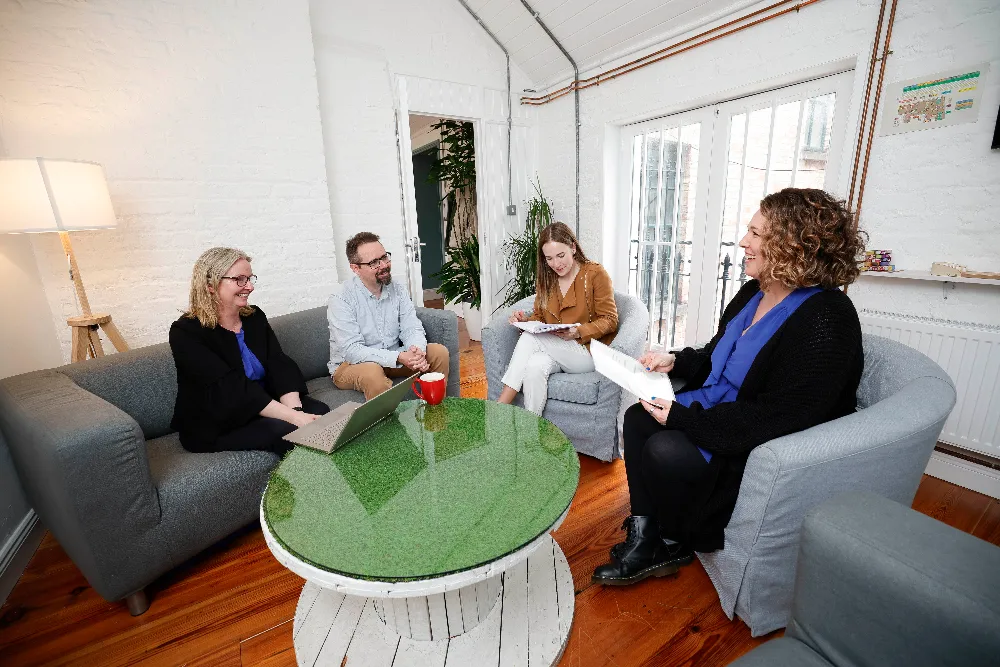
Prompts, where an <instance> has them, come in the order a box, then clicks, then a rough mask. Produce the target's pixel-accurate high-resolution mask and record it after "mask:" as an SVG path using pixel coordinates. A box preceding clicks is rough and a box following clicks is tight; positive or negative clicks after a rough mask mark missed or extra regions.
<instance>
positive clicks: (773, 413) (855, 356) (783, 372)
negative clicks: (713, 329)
mask: <svg viewBox="0 0 1000 667" xmlns="http://www.w3.org/2000/svg"><path fill="white" fill-rule="evenodd" d="M740 247H742V248H743V249H744V252H745V255H746V273H747V275H748V276H750V277H751V278H754V280H751V281H749V282H748V283H746V284H745V285H744V286H743V288H742V289H740V291H739V292H738V293H737V294H736V296H735V297H733V300H732V301H731V302H730V303H729V305H728V306H727V307H726V310H725V312H724V313H723V315H722V319H721V322H720V323H719V330H718V332H717V333H716V334H715V337H714V338H712V340H711V342H709V344H708V345H706V346H705V347H704V348H702V349H697V350H696V349H692V348H686V349H684V350H681V351H680V352H678V353H677V354H676V355H675V354H670V353H654V352H647V353H645V354H644V355H643V356H642V357H640V359H639V361H640V362H641V363H642V364H643V365H644V366H646V367H647V368H649V369H650V370H653V371H659V372H667V373H670V375H671V376H672V377H677V378H681V379H684V380H685V381H686V384H685V385H684V387H683V391H681V392H679V393H678V394H677V396H676V400H674V401H672V402H670V401H666V400H664V399H662V398H661V399H655V400H654V401H653V402H651V403H650V402H647V401H641V402H640V403H638V404H636V405H633V406H632V407H631V408H629V410H628V411H627V412H626V413H625V423H624V440H625V470H626V475H627V477H628V485H629V495H630V499H631V505H632V514H631V516H629V517H628V518H627V519H626V520H625V523H624V524H623V526H622V527H623V528H624V529H625V530H626V539H625V541H624V542H622V543H620V544H617V545H615V546H614V547H612V549H611V562H609V563H607V564H605V565H602V566H601V567H598V568H597V569H596V570H595V571H594V581H596V582H598V583H603V584H612V585H627V584H632V583H635V582H637V581H641V580H642V579H645V578H646V577H649V576H665V575H668V574H673V573H674V572H676V571H677V570H678V569H679V568H680V566H682V565H686V564H688V563H690V562H691V561H692V560H693V559H694V552H695V551H701V552H707V551H715V550H717V549H721V548H722V546H723V531H724V529H725V527H726V525H727V524H728V523H729V519H730V517H731V515H732V512H733V508H734V507H735V506H736V498H737V495H738V494H739V489H740V482H741V481H742V478H743V470H744V468H745V467H746V462H747V459H748V458H749V456H750V452H751V451H752V450H753V449H754V448H755V447H756V446H757V445H760V444H762V443H764V442H767V441H769V440H772V439H774V438H777V437H780V436H783V435H787V434H789V433H794V432H796V431H802V430H805V429H807V428H810V427H812V426H816V425H817V424H821V423H823V422H826V421H830V420H833V419H837V418H838V417H842V416H844V415H847V414H850V413H852V412H854V410H855V407H856V399H855V394H856V392H857V389H858V383H859V382H860V381H861V371H862V368H863V365H864V357H863V351H862V347H861V324H860V322H859V321H858V314H857V312H856V311H855V309H854V305H853V304H852V303H851V301H850V299H848V298H847V295H846V294H844V293H843V292H842V291H840V290H839V289H837V288H838V287H840V286H843V285H848V284H850V283H852V282H853V281H854V280H855V279H856V278H857V277H858V273H859V268H858V259H859V258H860V257H861V256H862V255H863V254H864V237H863V234H861V233H859V232H857V231H856V230H855V228H854V224H853V216H852V214H851V212H850V211H848V210H847V208H846V207H845V205H844V202H843V201H839V200H837V199H835V198H834V197H832V196H831V195H830V194H828V193H826V192H824V191H822V190H812V189H796V188H786V189H784V190H781V191H780V192H776V193H774V194H771V195H768V196H767V197H765V198H764V199H763V200H762V201H761V203H760V210H759V211H758V212H757V213H756V214H755V215H754V216H753V218H752V219H751V220H750V224H749V228H748V230H747V233H746V235H745V236H744V237H743V239H742V240H741V241H740ZM654 398H655V397H654Z"/></svg>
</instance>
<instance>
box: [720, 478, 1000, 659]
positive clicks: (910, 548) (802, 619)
mask: <svg viewBox="0 0 1000 667" xmlns="http://www.w3.org/2000/svg"><path fill="white" fill-rule="evenodd" d="M731 664H732V665H733V667H783V666H785V665H787V666H788V667H801V666H806V665H815V666H816V667H828V666H830V665H838V666H844V667H847V666H849V665H850V666H858V667H861V666H868V665H870V666H871V667H897V666H898V667H943V666H948V665H953V666H954V667H987V666H994V665H997V664H1000V548H997V547H996V546H994V545H992V544H990V543H989V542H986V541H984V540H980V539H979V538H976V537H973V536H972V535H969V534H967V533H963V532H961V531H959V530H956V529H954V528H952V527H950V526H947V525H945V524H943V523H941V522H940V521H936V520H934V519H932V518H930V517H928V516H924V515H923V514H920V513H919V512H915V511H913V510H912V509H909V508H908V507H904V506H903V505H900V504H898V503H895V502H892V501H890V500H886V499H885V498H882V497H879V496H877V495H874V494H871V493H856V494H849V495H846V496H841V497H838V498H836V499H834V500H831V501H828V502H826V503H824V504H823V505H821V506H819V507H818V508H816V509H815V510H813V511H812V512H810V513H809V514H808V515H807V516H806V518H805V521H804V522H803V524H802V541H801V545H800V548H799V555H798V570H797V572H796V576H795V593H794V597H793V599H792V610H791V620H790V622H789V624H788V630H787V631H786V632H785V635H784V637H781V638H778V639H773V640H771V641H769V642H767V643H765V644H762V645H761V646H759V647H757V648H756V649H754V650H753V651H751V652H750V653H748V654H746V655H744V656H743V657H741V658H739V659H738V660H736V661H735V662H733V663H731Z"/></svg>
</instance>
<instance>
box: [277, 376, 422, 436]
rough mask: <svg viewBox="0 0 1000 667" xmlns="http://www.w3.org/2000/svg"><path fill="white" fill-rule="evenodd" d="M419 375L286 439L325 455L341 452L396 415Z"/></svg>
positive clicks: (343, 407) (344, 407)
mask: <svg viewBox="0 0 1000 667" xmlns="http://www.w3.org/2000/svg"><path fill="white" fill-rule="evenodd" d="M418 375H420V373H414V374H413V375H411V376H410V377H408V378H406V379H405V380H403V381H402V382H400V383H399V384H396V385H394V386H392V387H390V388H389V389H386V390H385V391H383V392H382V393H381V394H379V395H378V396H375V397H374V398H372V399H371V400H370V401H365V402H364V403H356V402H354V401H349V402H347V403H344V404H343V405H341V406H338V407H337V408H336V409H335V410H332V411H330V412H328V413H326V414H325V415H323V416H321V417H320V418H319V419H317V420H315V421H312V422H310V423H308V424H306V425H305V426H300V427H299V428H297V429H295V430H294V431H292V432H291V433H289V434H288V435H286V436H285V440H288V441H289V442H294V443H295V444H296V445H303V446H305V447H311V448H312V449H318V450H319V451H321V452H326V453H327V454H329V453H330V452H332V451H335V450H337V449H340V448H341V447H343V446H344V445H346V444H347V443H349V442H350V441H351V440H354V439H355V438H356V437H358V436H359V435H361V434H362V433H364V432H365V431H367V430H368V429H370V428H371V427H373V426H375V425H376V424H378V423H379V422H380V421H382V420H383V419H385V418H386V417H388V416H389V415H391V414H392V413H393V412H395V410H396V408H397V407H398V406H399V403H400V401H402V400H403V397H404V396H406V392H408V391H410V385H411V384H412V383H413V380H414V379H415V378H416V377H417V376H418Z"/></svg>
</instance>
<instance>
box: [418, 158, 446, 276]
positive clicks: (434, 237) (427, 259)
mask: <svg viewBox="0 0 1000 667" xmlns="http://www.w3.org/2000/svg"><path fill="white" fill-rule="evenodd" d="M436 155H437V144H435V145H434V146H433V147H432V148H430V149H428V150H424V151H421V152H419V153H414V155H413V189H414V191H415V194H416V199H417V230H418V233H419V234H420V241H421V243H423V244H424V247H423V248H422V249H421V251H422V252H421V258H420V275H421V277H422V278H423V283H424V289H435V288H437V287H438V286H439V285H440V284H441V281H440V280H438V279H437V278H434V277H432V276H431V274H433V273H436V272H437V271H440V270H441V264H442V263H443V262H444V237H443V235H442V233H441V226H442V225H441V201H440V199H441V196H440V194H439V193H440V188H439V187H438V184H437V183H428V182H427V174H428V173H429V172H430V169H431V165H432V164H433V163H434V158H435V156H436Z"/></svg>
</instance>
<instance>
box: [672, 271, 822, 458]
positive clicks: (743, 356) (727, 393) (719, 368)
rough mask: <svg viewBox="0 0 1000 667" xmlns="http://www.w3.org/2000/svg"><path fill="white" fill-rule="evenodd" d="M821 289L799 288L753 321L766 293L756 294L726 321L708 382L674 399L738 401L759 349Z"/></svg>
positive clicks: (687, 403) (707, 402) (686, 403)
mask: <svg viewBox="0 0 1000 667" xmlns="http://www.w3.org/2000/svg"><path fill="white" fill-rule="evenodd" d="M819 291H820V288H819V287H802V288H799V289H797V290H795V291H794V292H792V293H791V294H789V295H788V296H786V297H785V298H784V299H782V300H781V301H780V302H779V303H778V305H776V306H775V307H774V308H772V309H771V310H769V311H767V313H766V314H765V315H764V317H762V318H760V320H758V321H757V323H756V324H752V323H753V316H754V314H755V313H756V312H757V306H758V305H759V304H760V300H761V299H762V298H763V297H764V293H763V292H757V293H756V294H754V295H753V296H752V297H751V298H750V301H749V302H748V303H747V305H745V306H744V307H743V310H741V311H740V312H739V314H738V315H736V317H734V318H733V319H731V320H729V323H728V324H727V325H726V331H725V333H724V334H722V338H720V339H719V342H718V344H716V346H715V349H714V350H713V351H712V372H711V374H710V375H709V376H708V379H707V380H705V384H703V385H702V386H701V387H700V388H698V389H693V390H691V391H683V392H681V393H679V394H677V396H676V399H675V400H676V401H677V402H678V403H680V404H681V405H683V406H685V407H691V404H692V403H695V402H697V403H700V404H701V406H702V407H703V408H711V407H713V406H715V405H718V404H719V403H729V402H732V401H735V400H736V395H737V394H739V393H740V387H741V386H742V385H743V379H744V378H745V377H746V375H747V372H748V371H749V370H750V366H752V365H753V361H754V359H756V358H757V353H758V352H760V350H761V348H762V347H764V345H765V344H766V343H767V341H769V340H771V336H773V335H774V332H776V331H777V330H778V329H780V328H781V325H782V324H784V323H785V320H787V319H788V318H789V317H790V316H791V314H792V313H794V312H795V310H796V309H797V308H798V307H799V306H801V305H802V303H803V302H804V301H805V300H806V299H808V298H809V297H811V296H812V295H813V294H815V293H816V292H819ZM744 331H745V332H746V333H744ZM698 449H699V451H701V455H702V456H704V457H705V460H706V461H711V460H712V453H711V452H708V451H705V450H704V449H702V448H701V447H699V448H698Z"/></svg>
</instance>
